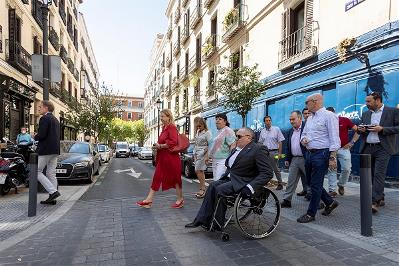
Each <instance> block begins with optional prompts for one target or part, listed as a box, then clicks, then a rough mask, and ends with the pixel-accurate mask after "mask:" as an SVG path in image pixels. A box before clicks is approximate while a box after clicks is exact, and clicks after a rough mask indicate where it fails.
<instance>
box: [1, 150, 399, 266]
mask: <svg viewBox="0 0 399 266" xmlns="http://www.w3.org/2000/svg"><path fill="white" fill-rule="evenodd" d="M132 168H133V170H134V172H133V171H132V170H131V169H132ZM152 173H153V167H152V166H150V164H149V162H146V161H145V162H143V161H139V160H137V159H132V158H128V159H122V158H121V159H114V160H113V161H112V163H111V164H110V166H109V168H108V169H106V170H105V171H104V173H103V174H102V175H101V176H100V177H99V178H98V180H97V182H96V183H95V184H94V185H93V186H92V187H91V188H90V189H89V190H88V191H87V193H85V194H84V195H83V196H82V197H81V198H80V200H78V201H77V202H76V204H75V205H74V206H73V207H72V208H71V209H70V210H69V211H68V212H67V213H66V214H65V215H63V216H62V217H61V218H60V219H59V220H58V221H56V222H54V223H52V224H50V225H48V226H47V227H46V225H43V230H41V231H38V232H37V233H35V234H33V235H31V236H29V237H28V238H26V239H25V240H23V241H21V242H20V243H18V244H16V245H15V246H13V247H10V248H8V249H6V250H3V251H1V252H0V265H72V264H73V265H397V263H398V258H397V257H395V254H397V253H395V252H396V251H397V245H396V244H395V245H394V246H395V247H385V246H379V245H378V243H374V242H377V241H375V239H378V241H379V242H381V243H382V242H383V241H382V240H384V239H385V237H384V236H381V233H380V231H384V229H380V228H379V227H378V226H376V228H378V229H377V230H376V232H375V235H376V236H375V237H373V238H363V239H369V240H370V241H364V240H363V239H361V238H360V237H358V236H357V234H356V230H357V228H352V226H351V224H352V223H356V222H355V221H353V220H354V219H353V217H352V218H351V217H344V218H342V217H340V216H347V215H348V213H349V215H350V213H351V210H350V208H356V206H355V204H353V203H352V202H353V199H354V198H355V197H356V196H355V194H354V195H351V191H355V190H356V187H354V188H353V189H352V188H350V189H349V190H348V196H345V197H342V198H341V199H342V200H341V199H339V200H341V201H342V205H341V208H342V210H339V211H338V212H337V213H336V214H333V215H332V217H328V218H325V217H319V216H317V221H316V223H315V224H311V225H301V224H298V223H296V222H295V218H296V217H297V214H298V213H300V212H301V211H303V209H304V206H306V202H304V201H302V199H298V198H295V199H294V201H293V204H294V208H293V209H292V210H283V217H281V222H280V224H279V226H278V229H277V230H276V231H275V232H274V233H273V234H272V235H271V236H270V237H269V238H266V239H263V240H258V241H255V240H247V239H245V238H244V237H243V236H242V235H241V234H240V233H239V231H238V230H237V229H235V228H234V227H231V228H230V229H229V231H230V232H231V240H230V241H229V242H222V241H221V240H220V236H219V235H218V234H216V233H207V232H204V231H202V229H194V230H187V229H185V228H184V224H186V223H188V222H190V221H191V220H192V219H193V217H194V216H195V214H196V211H197V210H198V208H199V206H200V203H201V201H200V200H197V199H194V197H193V193H194V192H195V191H197V189H198V186H197V184H196V183H189V182H186V181H184V182H183V190H184V192H185V206H184V208H183V209H179V210H175V209H171V208H170V207H169V206H170V205H171V204H172V203H173V202H174V201H175V197H174V191H173V190H171V191H167V192H161V193H158V195H157V197H156V199H155V201H154V204H153V207H152V209H141V208H139V207H137V206H135V202H136V201H137V200H140V199H143V197H144V196H145V195H146V193H147V192H148V189H149V184H150V183H151V177H152ZM387 194H388V196H387V198H391V197H392V198H393V199H395V200H397V198H399V197H398V192H397V191H389V192H387ZM279 195H280V196H281V194H279ZM351 199H352V201H351ZM397 203H398V202H397V201H395V202H394V201H393V200H392V201H391V206H389V205H388V206H387V207H386V208H387V210H386V212H387V213H386V215H388V217H389V218H391V215H392V217H394V216H393V213H394V209H395V207H393V206H398V204H397ZM345 209H346V210H348V211H344V210H345ZM357 212H358V209H356V213H357ZM354 217H356V216H354ZM382 217H383V214H381V215H380V217H378V218H377V220H376V221H378V222H384V221H385V220H384V219H383V218H382ZM337 218H339V219H341V218H342V221H344V222H345V223H347V224H348V227H347V228H345V230H347V232H345V231H343V229H342V227H345V224H341V225H339V226H337V225H336V224H337ZM355 219H357V218H355ZM378 219H380V220H378ZM333 221H335V222H333ZM338 221H339V220H338ZM395 222H396V223H397V221H394V223H395ZM325 224H327V225H326V226H324V225H325ZM386 224H387V232H388V233H387V234H390V235H391V240H392V241H393V243H397V242H394V241H398V240H397V237H395V236H394V234H395V233H394V232H393V231H389V230H391V229H390V227H389V223H388V222H386ZM375 225H376V224H375ZM326 227H328V228H329V230H326V229H325V228H326ZM396 228H397V227H396ZM335 232H337V235H336V236H334V233H335ZM384 232H385V231H384ZM373 241H374V242H373ZM362 242H369V243H365V244H366V245H364V246H362V245H361V243H362ZM367 244H369V245H368V246H367ZM382 244H384V243H382ZM385 244H386V243H385ZM385 244H384V245H385ZM371 247H375V249H374V252H373V251H370V250H371V249H372V248H371ZM386 248H388V250H387V251H385V252H382V250H383V249H386ZM389 248H391V250H389ZM396 256H397V255H396ZM389 258H390V259H389ZM395 260H396V261H395Z"/></svg>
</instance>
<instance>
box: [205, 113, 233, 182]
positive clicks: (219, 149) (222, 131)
mask: <svg viewBox="0 0 399 266" xmlns="http://www.w3.org/2000/svg"><path fill="white" fill-rule="evenodd" d="M215 118H216V128H217V129H218V132H217V135H216V137H215V139H214V140H213V143H212V145H211V149H210V150H209V158H210V159H212V170H213V180H214V181H217V180H219V179H220V177H221V176H222V175H223V174H224V172H225V171H226V166H225V161H226V159H227V157H229V154H230V151H231V150H232V149H233V148H234V147H235V145H234V143H235V141H236V137H235V133H234V131H233V130H232V129H231V128H230V127H229V126H230V123H229V121H228V120H227V116H226V114H217V115H216V116H215Z"/></svg>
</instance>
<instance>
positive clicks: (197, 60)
mask: <svg viewBox="0 0 399 266" xmlns="http://www.w3.org/2000/svg"><path fill="white" fill-rule="evenodd" d="M200 66H201V56H200V55H199V54H195V55H193V56H192V57H191V58H190V61H189V63H188V73H189V74H191V73H192V72H194V71H195V70H197V69H198V68H199V67H200Z"/></svg>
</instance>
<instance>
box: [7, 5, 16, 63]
mask: <svg viewBox="0 0 399 266" xmlns="http://www.w3.org/2000/svg"><path fill="white" fill-rule="evenodd" d="M8 25H9V29H8V31H9V33H8V38H9V44H8V45H9V57H10V59H11V60H14V56H15V42H16V40H17V36H16V27H17V16H16V14H15V9H9V10H8Z"/></svg>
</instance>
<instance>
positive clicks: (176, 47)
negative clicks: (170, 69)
mask: <svg viewBox="0 0 399 266" xmlns="http://www.w3.org/2000/svg"><path fill="white" fill-rule="evenodd" d="M179 53H180V39H178V40H177V41H176V42H175V44H174V45H173V55H174V56H177V55H178V54H179Z"/></svg>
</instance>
